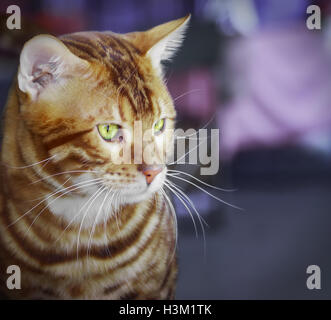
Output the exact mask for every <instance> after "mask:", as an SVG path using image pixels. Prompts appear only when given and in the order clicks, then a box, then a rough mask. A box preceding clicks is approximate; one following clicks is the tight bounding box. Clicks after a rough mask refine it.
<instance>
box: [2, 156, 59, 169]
mask: <svg viewBox="0 0 331 320" xmlns="http://www.w3.org/2000/svg"><path fill="white" fill-rule="evenodd" d="M55 157H56V154H54V155H53V156H51V157H49V158H47V159H44V160H41V161H38V162H35V163H32V164H29V165H26V166H22V167H15V166H10V165H9V164H6V163H2V165H3V166H5V167H7V168H10V169H26V168H31V167H34V166H36V165H38V164H41V163H44V162H46V164H47V163H48V162H49V161H50V160H51V159H54V158H55Z"/></svg>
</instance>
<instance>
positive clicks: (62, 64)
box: [18, 35, 89, 100]
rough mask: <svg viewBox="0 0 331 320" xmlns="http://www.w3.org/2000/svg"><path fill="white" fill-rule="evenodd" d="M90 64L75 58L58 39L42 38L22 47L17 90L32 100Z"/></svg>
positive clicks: (51, 37) (32, 40)
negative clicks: (49, 87)
mask: <svg viewBox="0 0 331 320" xmlns="http://www.w3.org/2000/svg"><path fill="white" fill-rule="evenodd" d="M88 65H89V64H88V62H87V61H85V60H83V59H80V58H79V57H77V56H76V55H74V54H73V53H72V52H71V51H70V50H69V49H68V48H67V47H66V46H65V45H64V44H63V43H62V42H61V41H60V40H59V39H57V38H55V37H53V36H50V35H39V36H36V37H34V38H32V39H31V40H29V41H28V42H27V43H26V44H25V45H24V47H23V50H22V52H21V56H20V66H19V71H18V86H19V88H20V90H21V91H23V92H25V93H27V94H28V95H29V96H30V98H31V99H32V100H35V99H36V98H37V97H38V96H39V94H40V93H41V92H42V91H43V90H44V89H45V88H46V87H48V86H49V85H50V84H53V83H59V82H60V81H63V80H64V79H65V78H68V77H70V76H71V75H72V74H73V73H74V72H75V71H78V70H84V69H85V68H87V67H88Z"/></svg>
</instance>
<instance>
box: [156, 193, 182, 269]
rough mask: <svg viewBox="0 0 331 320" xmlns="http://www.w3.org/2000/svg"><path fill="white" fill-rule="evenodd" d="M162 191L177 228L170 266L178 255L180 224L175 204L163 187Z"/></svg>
mask: <svg viewBox="0 0 331 320" xmlns="http://www.w3.org/2000/svg"><path fill="white" fill-rule="evenodd" d="M160 190H161V193H162V195H163V197H164V199H165V200H166V202H167V203H168V206H169V209H170V212H171V215H172V218H173V222H174V227H175V246H174V250H173V252H172V255H171V259H170V261H169V264H170V263H171V262H172V260H173V258H174V256H175V253H176V250H177V243H178V222H177V216H176V211H175V208H174V206H173V204H172V203H171V200H170V199H169V197H168V195H167V194H166V192H165V191H164V189H163V187H161V189H160Z"/></svg>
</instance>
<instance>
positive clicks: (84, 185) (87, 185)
mask: <svg viewBox="0 0 331 320" xmlns="http://www.w3.org/2000/svg"><path fill="white" fill-rule="evenodd" d="M95 184H96V182H90V183H86V184H83V185H81V186H78V187H75V188H74V189H70V190H68V191H66V192H65V193H63V194H60V195H59V196H58V197H56V198H55V199H53V200H52V201H50V202H49V203H48V204H47V206H45V207H44V208H43V209H42V210H41V211H40V212H39V213H38V215H37V216H36V217H35V218H34V219H33V221H32V223H31V225H30V226H29V228H28V230H27V231H26V235H27V234H28V233H29V231H30V229H31V227H32V225H33V224H34V223H35V222H36V220H37V219H38V218H39V217H40V215H41V214H42V213H43V212H44V211H45V210H46V209H47V208H49V207H50V205H51V204H52V203H53V202H55V201H57V200H58V199H60V198H62V197H63V196H65V195H66V194H68V193H70V192H71V191H73V190H77V189H82V188H85V187H89V186H92V185H95Z"/></svg>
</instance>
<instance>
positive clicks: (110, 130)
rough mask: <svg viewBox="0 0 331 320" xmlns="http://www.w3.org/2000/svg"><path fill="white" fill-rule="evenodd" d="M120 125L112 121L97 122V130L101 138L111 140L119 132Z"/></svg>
mask: <svg viewBox="0 0 331 320" xmlns="http://www.w3.org/2000/svg"><path fill="white" fill-rule="evenodd" d="M119 129H120V126H119V125H117V124H113V123H106V124H99V125H98V131H99V133H100V135H101V137H102V138H103V139H105V140H106V141H111V140H114V138H116V135H117V134H118V133H119Z"/></svg>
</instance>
